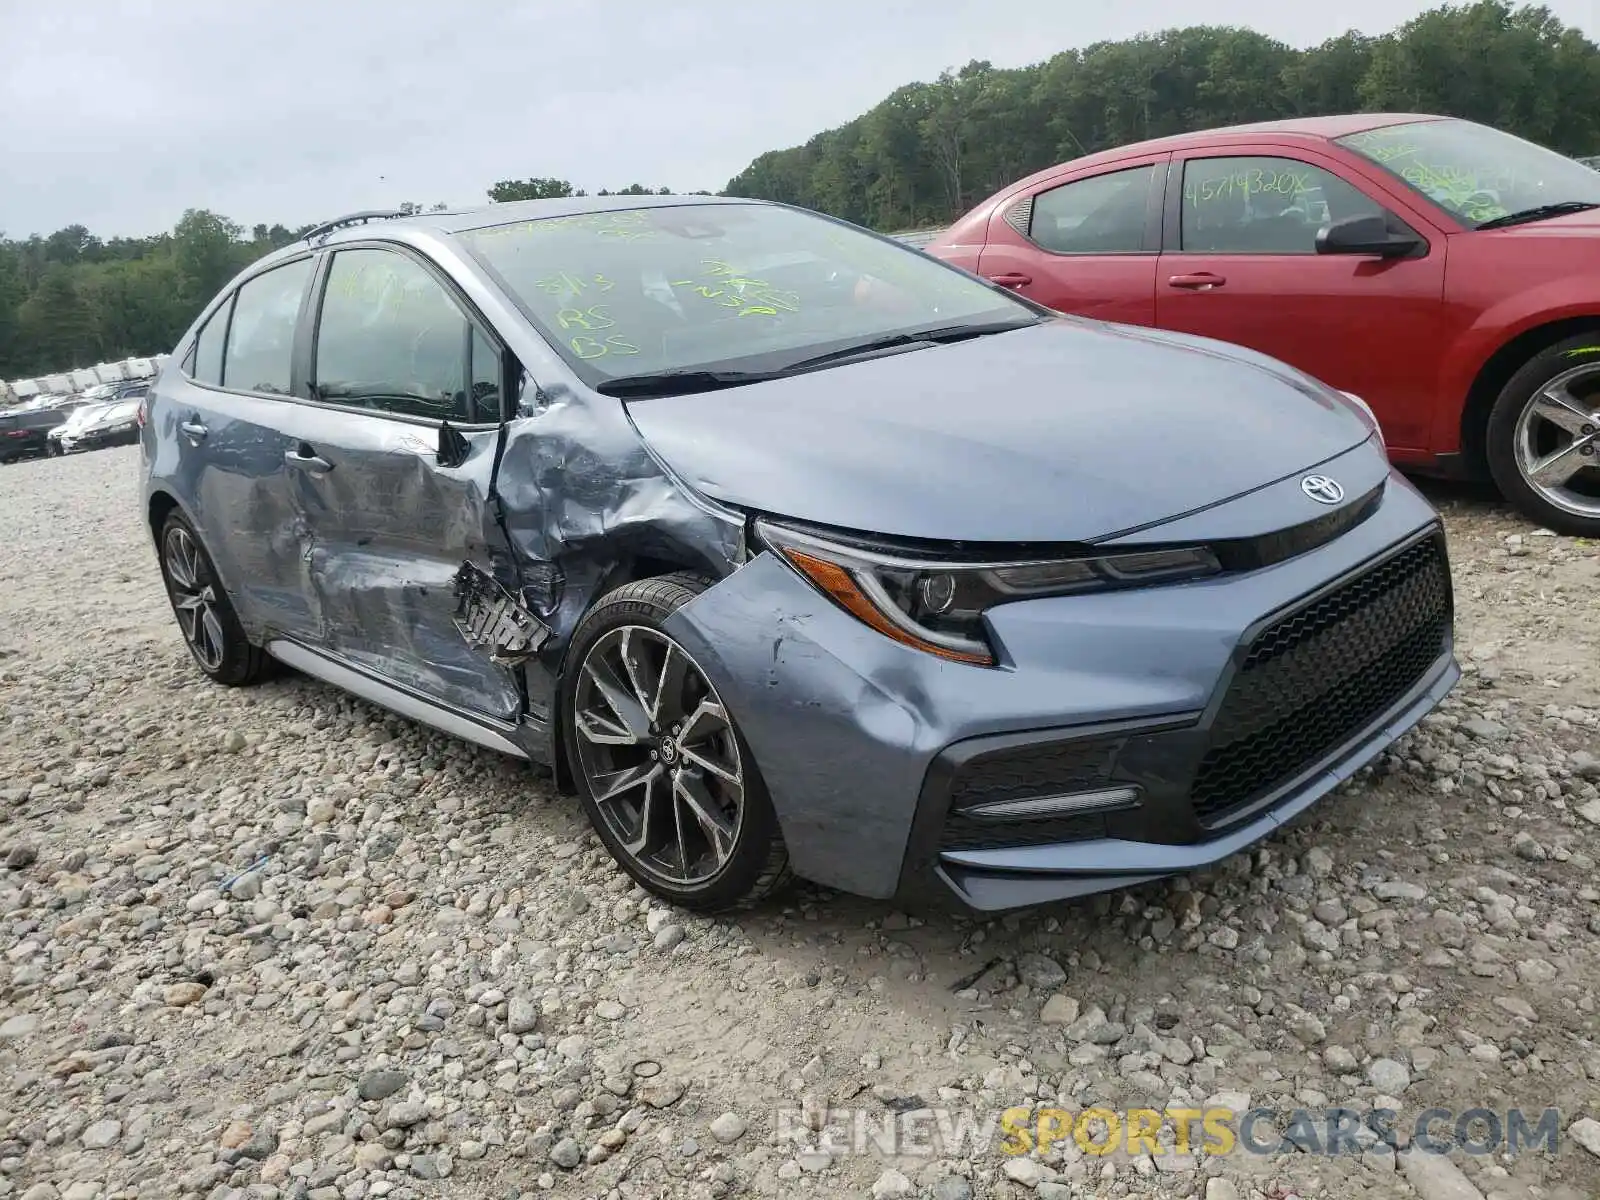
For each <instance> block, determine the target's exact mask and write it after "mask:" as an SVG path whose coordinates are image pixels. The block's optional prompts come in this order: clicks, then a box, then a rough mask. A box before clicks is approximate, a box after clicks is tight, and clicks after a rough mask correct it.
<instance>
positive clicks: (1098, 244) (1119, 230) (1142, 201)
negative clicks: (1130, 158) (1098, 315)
mask: <svg viewBox="0 0 1600 1200" xmlns="http://www.w3.org/2000/svg"><path fill="white" fill-rule="evenodd" d="M1154 172H1155V167H1154V165H1147V166H1143V167H1129V168H1128V169H1127V170H1123V171H1112V172H1111V173H1109V174H1107V175H1096V176H1094V177H1093V178H1091V179H1075V180H1073V181H1072V182H1071V183H1064V184H1062V185H1061V186H1060V187H1057V188H1051V189H1050V190H1049V191H1048V192H1041V193H1039V195H1038V196H1036V197H1035V198H1034V201H1033V218H1032V220H1030V221H1029V223H1028V237H1029V238H1031V239H1032V240H1033V241H1034V242H1037V243H1038V244H1039V245H1041V246H1043V247H1044V248H1045V249H1046V250H1054V251H1055V252H1056V253H1058V254H1137V253H1139V252H1140V251H1142V250H1143V249H1144V229H1145V210H1146V209H1147V207H1148V206H1149V202H1150V180H1151V176H1152V175H1153V173H1154Z"/></svg>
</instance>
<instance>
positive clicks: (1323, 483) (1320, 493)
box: [1300, 475, 1344, 504]
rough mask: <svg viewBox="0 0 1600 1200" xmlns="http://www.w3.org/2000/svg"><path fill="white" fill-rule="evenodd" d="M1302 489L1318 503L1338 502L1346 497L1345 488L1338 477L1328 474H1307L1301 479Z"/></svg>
mask: <svg viewBox="0 0 1600 1200" xmlns="http://www.w3.org/2000/svg"><path fill="white" fill-rule="evenodd" d="M1300 490H1301V491H1302V492H1304V493H1305V494H1306V495H1308V496H1310V497H1311V498H1312V499H1313V500H1315V501H1316V502H1317V503H1318V504H1337V503H1339V501H1341V500H1343V499H1344V488H1342V487H1340V486H1339V481H1338V480H1337V479H1329V478H1328V477H1327V476H1326V475H1307V476H1306V477H1305V478H1304V479H1302V480H1301V481H1300Z"/></svg>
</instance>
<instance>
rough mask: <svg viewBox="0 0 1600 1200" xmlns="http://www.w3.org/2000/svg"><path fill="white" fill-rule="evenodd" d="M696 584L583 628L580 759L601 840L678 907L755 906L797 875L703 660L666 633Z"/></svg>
mask: <svg viewBox="0 0 1600 1200" xmlns="http://www.w3.org/2000/svg"><path fill="white" fill-rule="evenodd" d="M705 587H706V582H705V581H704V580H702V579H699V578H696V577H694V576H689V575H670V576H666V577H664V578H660V579H648V580H642V581H640V582H637V583H630V584H627V585H626V586H624V587H621V588H618V589H617V590H616V591H614V592H611V593H610V594H608V595H607V596H605V597H604V598H602V599H601V600H600V601H599V602H598V603H597V604H596V605H595V606H594V608H593V609H591V610H590V612H589V614H588V616H586V617H585V618H584V619H583V622H582V623H581V624H580V625H579V626H578V629H577V631H576V633H575V634H574V636H573V641H572V646H571V649H570V650H569V652H568V658H567V661H568V663H569V664H570V666H569V667H568V670H567V672H566V675H565V678H564V679H563V681H562V710H561V713H562V725H563V735H564V738H565V742H566V750H567V761H568V763H569V764H570V765H571V767H572V774H573V777H574V781H575V782H576V783H577V786H578V794H579V796H580V797H581V798H582V801H583V806H584V809H585V811H586V812H587V813H588V816H589V820H590V822H591V823H592V824H593V825H594V828H595V832H596V833H598V834H599V836H600V840H601V841H603V842H604V843H605V844H606V848H607V849H608V850H610V851H611V854H612V856H613V857H615V858H616V860H617V862H618V863H619V864H621V866H622V868H623V870H625V871H627V873H628V874H629V875H631V876H633V878H634V879H635V880H637V881H638V882H639V883H641V884H643V885H644V887H645V888H647V889H648V890H650V891H651V892H653V893H655V894H656V895H657V896H660V897H662V898H663V899H665V900H668V901H670V902H672V903H674V904H680V905H682V906H683V907H685V908H692V909H698V910H701V911H712V912H714V911H717V910H720V909H727V908H734V907H742V906H746V905H750V904H754V903H756V902H758V901H760V900H762V899H764V898H765V897H766V896H768V895H770V894H772V893H773V892H775V891H776V890H778V889H779V888H780V887H781V886H782V885H783V884H785V883H786V882H787V881H788V879H789V867H788V861H789V860H788V854H787V852H786V850H785V849H784V844H783V838H782V836H781V834H780V833H779V831H778V822H777V818H776V816H775V815H774V813H773V810H772V802H771V800H770V799H769V798H768V796H767V790H766V787H765V786H764V785H763V784H762V781H761V776H760V774H759V772H758V771H757V770H756V764H755V760H754V758H753V757H752V755H751V753H750V747H749V746H748V745H746V743H745V740H744V737H743V735H741V734H740V733H739V730H738V727H737V726H736V725H735V723H734V720H733V717H732V715H731V714H730V713H729V712H728V710H727V708H726V707H725V706H724V705H723V703H722V697H721V696H720V695H718V693H717V690H716V687H715V686H714V685H713V684H712V683H711V681H710V679H709V677H708V676H707V675H706V673H705V672H704V670H703V669H702V668H701V666H700V664H699V663H697V662H695V660H694V658H693V656H692V655H690V653H689V652H688V651H687V650H685V649H684V647H683V646H682V645H680V644H679V643H678V642H677V641H676V640H674V639H673V638H672V637H671V636H670V635H669V634H667V633H665V632H663V630H662V628H661V627H662V624H663V623H664V622H665V621H666V619H667V618H668V617H670V616H671V615H672V614H673V613H674V612H676V611H677V610H678V609H679V608H681V607H682V606H683V605H685V604H687V603H688V602H689V601H690V600H692V599H694V597H695V596H696V595H698V594H699V593H700V592H701V591H703V590H705Z"/></svg>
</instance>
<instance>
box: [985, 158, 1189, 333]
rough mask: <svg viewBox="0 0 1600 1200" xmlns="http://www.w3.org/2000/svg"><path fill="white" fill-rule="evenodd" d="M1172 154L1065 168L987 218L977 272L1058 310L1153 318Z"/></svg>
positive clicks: (1142, 321)
mask: <svg viewBox="0 0 1600 1200" xmlns="http://www.w3.org/2000/svg"><path fill="white" fill-rule="evenodd" d="M1169 157H1170V156H1169V155H1166V154H1154V155H1152V154H1144V155H1139V156H1137V157H1133V158H1128V159H1125V160H1122V161H1119V162H1116V163H1111V164H1106V165H1102V166H1099V167H1096V168H1093V169H1092V170H1089V171H1084V170H1082V169H1080V170H1078V171H1063V172H1061V173H1060V174H1058V175H1055V176H1052V177H1050V178H1048V179H1046V180H1044V181H1042V182H1040V183H1038V184H1037V185H1035V186H1034V187H1033V188H1030V189H1029V190H1028V191H1026V192H1024V193H1023V194H1022V195H1020V196H1016V197H1014V198H1012V199H1011V200H1010V201H1008V202H1007V203H1005V204H1003V205H1001V206H1000V207H999V208H998V209H997V210H996V211H995V212H994V214H993V215H992V216H991V217H990V220H989V228H988V232H987V235H986V237H985V240H984V246H983V249H982V251H981V252H980V254H979V257H978V274H980V275H982V276H984V277H985V278H988V279H992V280H994V281H995V282H996V283H999V284H1002V285H1003V286H1005V287H1010V288H1015V289H1016V290H1017V291H1019V292H1021V293H1022V294H1023V295H1025V296H1028V297H1029V298H1031V299H1033V300H1037V301H1038V302H1039V303H1041V304H1046V305H1049V306H1050V307H1051V308H1054V309H1057V310H1059V311H1061V312H1070V313H1078V314H1081V315H1083V316H1086V317H1096V318H1099V319H1100V320H1104V321H1126V322H1128V323H1130V324H1136V325H1153V324H1155V319H1156V311H1155V290H1156V288H1155V282H1156V263H1157V259H1158V258H1159V255H1160V248H1161V195H1162V190H1163V188H1164V187H1165V182H1166V180H1165V176H1166V162H1167V159H1168V158H1169Z"/></svg>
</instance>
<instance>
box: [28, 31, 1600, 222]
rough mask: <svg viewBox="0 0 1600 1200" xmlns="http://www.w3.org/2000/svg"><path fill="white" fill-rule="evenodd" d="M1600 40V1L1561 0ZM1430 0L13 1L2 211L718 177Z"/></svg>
mask: <svg viewBox="0 0 1600 1200" xmlns="http://www.w3.org/2000/svg"><path fill="white" fill-rule="evenodd" d="M1548 4H1549V7H1550V8H1551V9H1552V10H1553V11H1554V12H1555V13H1556V14H1557V15H1558V16H1559V17H1560V18H1561V19H1562V20H1563V21H1565V22H1567V23H1569V24H1574V25H1577V26H1579V27H1580V28H1582V29H1583V30H1584V31H1585V32H1586V33H1587V34H1588V35H1589V36H1591V37H1596V36H1600V0H1548ZM1427 7H1431V5H1429V4H1426V3H1418V2H1415V0H1340V2H1339V3H1336V4H1295V3H1285V2H1284V0H1201V2H1200V3H1198V4H1197V3H1194V2H1192V0H795V2H793V3H777V4H774V3H770V2H766V0H740V2H737V3H735V2H732V0H689V2H688V3H685V4H682V5H679V6H676V7H673V6H668V5H664V4H661V3H659V0H609V2H602V0H563V2H560V3H557V2H555V0H544V2H543V3H532V2H530V0H449V2H446V0H383V2H381V3H380V2H377V0H317V2H316V3H309V2H307V0H223V2H222V3H219V2H218V0H59V2H57V3H39V2H32V0H0V47H3V48H4V53H3V57H0V155H3V167H0V231H4V232H5V233H6V234H7V235H8V236H11V237H19V236H26V235H27V234H29V233H34V232H41V233H46V232H50V231H52V230H54V229H58V228H60V227H62V226H65V225H70V224H73V223H75V222H76V223H81V224H84V225H87V226H89V228H90V229H91V230H93V231H94V232H95V233H98V234H100V235H101V236H105V237H109V236H112V235H116V234H125V235H138V234H147V233H153V232H156V231H159V230H163V229H168V228H171V226H172V225H173V224H174V223H175V222H176V220H177V219H178V217H179V216H180V215H181V214H182V212H183V210H184V209H185V208H190V207H195V208H210V209H214V210H216V211H218V212H221V213H223V214H225V215H227V216H229V217H231V218H233V219H234V220H236V221H239V222H241V223H242V224H244V225H246V226H249V225H253V224H255V223H256V222H258V221H266V222H273V221H281V222H283V223H284V224H286V225H291V226H292V225H296V224H300V223H304V222H307V221H312V220H318V219H323V218H327V217H330V216H335V215H338V214H340V213H343V212H347V211H351V210H355V209H360V208H378V207H393V206H394V205H396V204H398V203H400V202H401V201H405V200H414V201H417V202H419V203H424V204H427V203H433V202H435V201H440V200H443V201H447V202H449V203H450V204H452V205H467V204H479V203H483V202H484V200H485V197H484V191H485V189H486V188H487V187H488V186H489V185H490V184H492V183H494V182H495V181H496V180H499V179H506V178H519V179H520V178H525V177H527V176H530V175H541V176H544V175H551V176H556V177H557V178H563V179H570V180H572V182H573V183H574V184H575V185H576V186H578V187H582V188H586V189H588V190H589V191H591V192H593V191H595V190H597V189H599V188H602V187H610V188H617V187H621V186H624V185H626V184H628V183H633V182H639V183H644V184H648V185H649V186H652V187H659V186H667V187H671V188H673V189H674V190H677V191H693V190H696V189H699V188H706V189H709V190H713V191H715V190H718V189H720V188H721V187H723V186H724V185H725V184H726V183H727V181H728V180H729V179H730V178H731V177H732V176H733V175H735V174H737V173H738V172H739V171H740V170H741V169H742V168H743V167H744V166H745V165H746V164H747V163H748V162H749V161H750V159H751V158H753V157H755V155H757V154H759V153H761V152H762V151H764V150H771V149H776V148H778V147H783V146H790V145H794V144H796V143H798V142H802V141H804V140H805V139H806V138H808V137H810V136H811V135H812V134H813V133H816V132H817V131H819V130H822V129H826V128H828V127H830V126H834V125H838V124H840V123H842V122H844V121H847V120H849V119H850V118H851V117H853V116H855V115H857V114H859V113H861V112H863V111H864V110H866V109H867V108H870V107H871V106H872V105H873V104H875V103H876V102H877V101H878V100H880V99H882V98H883V97H884V96H885V95H886V94H887V93H888V92H890V91H891V90H893V89H894V88H896V87H898V86H900V85H901V84H903V83H908V82H910V81H912V80H918V79H931V78H933V77H934V76H936V75H937V74H938V73H939V72H940V71H941V70H942V69H944V68H945V67H954V66H960V65H961V64H963V63H965V62H967V61H969V60H971V59H974V58H986V59H989V60H990V61H992V62H994V63H995V64H996V65H997V66H1020V65H1023V64H1026V63H1031V62H1037V61H1039V60H1040V59H1043V58H1047V57H1049V56H1050V55H1051V54H1053V53H1055V52H1056V51H1058V50H1062V49H1065V48H1067V47H1072V46H1085V45H1088V44H1090V43H1092V42H1096V41H1101V40H1105V39H1115V38H1124V37H1129V36H1132V35H1134V34H1138V33H1141V32H1150V31H1155V30H1158V29H1162V28H1168V27H1171V26H1175V25H1187V24H1195V23H1200V22H1205V23H1212V24H1235V25H1246V26H1250V27H1253V28H1255V29H1258V30H1260V31H1262V32H1263V33H1266V34H1268V35H1270V36H1272V37H1276V38H1280V39H1282V40H1284V41H1286V42H1289V43H1290V44H1292V45H1296V46H1305V45H1311V44H1315V43H1316V42H1319V41H1322V40H1323V39H1324V38H1327V37H1332V36H1335V35H1337V34H1339V33H1342V32H1344V30H1346V29H1349V28H1356V29H1360V30H1362V31H1364V32H1368V33H1380V32H1384V31H1386V30H1388V29H1390V28H1392V27H1394V26H1395V25H1397V24H1399V23H1400V22H1402V21H1405V20H1407V19H1409V18H1410V17H1412V16H1414V15H1416V13H1418V12H1420V11H1422V10H1423V9H1425V8H1427Z"/></svg>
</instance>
